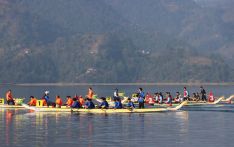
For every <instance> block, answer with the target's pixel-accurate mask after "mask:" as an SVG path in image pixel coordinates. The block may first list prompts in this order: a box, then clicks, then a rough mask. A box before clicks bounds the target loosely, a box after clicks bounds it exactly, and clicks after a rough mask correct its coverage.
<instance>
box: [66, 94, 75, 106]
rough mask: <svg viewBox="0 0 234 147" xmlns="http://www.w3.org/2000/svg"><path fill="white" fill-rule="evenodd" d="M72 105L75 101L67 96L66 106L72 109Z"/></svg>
mask: <svg viewBox="0 0 234 147" xmlns="http://www.w3.org/2000/svg"><path fill="white" fill-rule="evenodd" d="M72 103H73V100H72V98H71V96H67V102H66V106H67V107H71V106H72Z"/></svg>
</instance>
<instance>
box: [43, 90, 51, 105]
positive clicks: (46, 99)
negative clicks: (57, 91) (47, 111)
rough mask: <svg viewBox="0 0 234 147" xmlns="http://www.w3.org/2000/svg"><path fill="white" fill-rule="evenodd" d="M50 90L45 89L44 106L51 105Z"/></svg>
mask: <svg viewBox="0 0 234 147" xmlns="http://www.w3.org/2000/svg"><path fill="white" fill-rule="evenodd" d="M49 93H50V92H49V91H48V90H47V91H45V94H44V95H43V97H42V100H43V106H44V105H47V106H49V105H50V102H49V99H50V97H49Z"/></svg>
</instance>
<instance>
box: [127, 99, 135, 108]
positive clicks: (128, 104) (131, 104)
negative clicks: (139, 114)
mask: <svg viewBox="0 0 234 147" xmlns="http://www.w3.org/2000/svg"><path fill="white" fill-rule="evenodd" d="M127 108H130V109H133V108H135V105H134V103H133V102H132V101H131V98H128V103H127Z"/></svg>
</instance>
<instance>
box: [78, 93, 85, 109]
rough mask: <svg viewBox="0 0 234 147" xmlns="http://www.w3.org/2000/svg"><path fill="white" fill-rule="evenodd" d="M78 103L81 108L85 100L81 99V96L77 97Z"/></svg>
mask: <svg viewBox="0 0 234 147" xmlns="http://www.w3.org/2000/svg"><path fill="white" fill-rule="evenodd" d="M79 103H80V106H81V107H83V106H84V104H85V100H84V98H83V97H82V95H80V96H79Z"/></svg>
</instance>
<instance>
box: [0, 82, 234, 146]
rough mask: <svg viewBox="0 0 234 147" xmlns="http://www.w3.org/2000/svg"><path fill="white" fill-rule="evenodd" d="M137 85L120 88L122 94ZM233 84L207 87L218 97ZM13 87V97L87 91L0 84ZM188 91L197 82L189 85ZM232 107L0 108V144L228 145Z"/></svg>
mask: <svg viewBox="0 0 234 147" xmlns="http://www.w3.org/2000/svg"><path fill="white" fill-rule="evenodd" d="M116 87H117V86H93V89H94V91H95V92H96V93H97V94H98V95H99V96H111V95H112V93H113V90H114V89H115V88H116ZM138 87H139V86H118V87H117V88H119V89H120V91H124V92H125V93H126V95H130V94H131V93H133V92H136V91H137V89H138ZM142 87H143V89H144V91H145V92H147V91H149V92H156V91H163V92H166V91H170V92H172V93H173V94H174V93H175V92H176V91H180V92H182V91H183V87H182V86H142ZM233 88H234V86H205V89H206V90H207V92H209V91H210V90H212V91H213V92H214V94H215V95H216V96H222V95H224V96H226V97H228V96H229V95H231V94H233V93H234V92H233ZM7 89H12V90H13V94H14V97H26V99H27V100H28V99H29V98H28V97H29V96H30V95H34V96H36V97H41V96H42V95H43V92H44V91H45V90H49V91H50V96H51V99H53V98H54V97H55V95H57V94H59V95H60V96H62V97H63V98H64V100H65V96H66V95H72V96H73V95H74V94H75V93H77V94H79V95H85V94H86V93H87V89H88V86H10V85H8V86H1V89H0V92H1V97H4V95H5V92H6V90H7ZM188 89H189V90H190V93H192V92H196V91H199V87H198V86H188ZM233 110H234V106H233V105H223V106H220V107H217V108H216V107H212V108H208V107H207V108H190V109H186V108H185V109H183V110H181V111H178V112H163V113H145V114H108V115H104V114H98V115H93V114H77V113H35V112H30V111H28V110H23V109H18V110H17V109H0V142H1V147H5V146H22V147H31V146H35V147H41V146H56V147H64V146H67V147H68V146H72V147H73V146H76V147H77V146H88V147H97V146H98V147H99V146H113V147H114V146H116V147H117V146H118V147H122V146H123V147H138V146H139V147H141V146H145V147H151V146H152V147H155V146H159V147H172V146H173V147H177V146H178V147H197V146H206V147H220V146H222V147H229V146H230V147H232V146H233V144H234V139H233V138H234V131H233V122H234V113H233V112H234V111H233Z"/></svg>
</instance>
